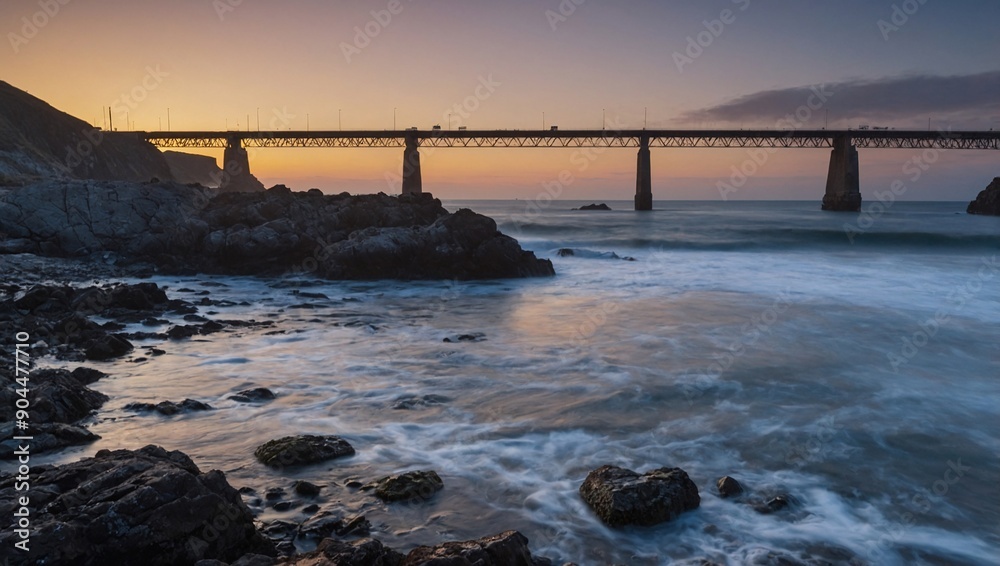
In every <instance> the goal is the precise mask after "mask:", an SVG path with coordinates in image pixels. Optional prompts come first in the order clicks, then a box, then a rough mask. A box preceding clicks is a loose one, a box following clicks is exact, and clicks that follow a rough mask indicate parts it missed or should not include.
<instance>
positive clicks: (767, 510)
mask: <svg viewBox="0 0 1000 566" xmlns="http://www.w3.org/2000/svg"><path fill="white" fill-rule="evenodd" d="M790 503H791V497H790V496H788V495H785V494H781V495H776V496H774V497H772V498H770V499H768V500H767V501H764V502H763V503H757V504H755V505H754V506H753V509H754V511H756V512H758V513H760V514H762V515H770V514H771V513H776V512H778V511H781V510H782V509H785V508H787V507H788V506H789V504H790Z"/></svg>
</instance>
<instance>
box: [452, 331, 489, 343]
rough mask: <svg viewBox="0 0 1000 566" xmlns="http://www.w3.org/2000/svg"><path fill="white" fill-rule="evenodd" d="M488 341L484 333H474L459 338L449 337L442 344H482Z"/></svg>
mask: <svg viewBox="0 0 1000 566" xmlns="http://www.w3.org/2000/svg"><path fill="white" fill-rule="evenodd" d="M484 340H486V335H485V334H483V333H482V332H472V333H469V334H459V335H457V336H448V337H446V338H445V339H444V340H442V342H447V343H452V342H482V341H484Z"/></svg>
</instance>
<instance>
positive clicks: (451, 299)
mask: <svg viewBox="0 0 1000 566" xmlns="http://www.w3.org/2000/svg"><path fill="white" fill-rule="evenodd" d="M445 204H446V206H447V207H448V208H449V209H451V210H454V209H456V208H459V207H470V208H473V209H474V210H476V211H477V212H481V213H484V214H487V215H490V216H492V217H493V218H495V219H497V221H498V224H499V227H500V229H501V230H502V231H504V232H505V233H507V234H510V235H512V236H514V237H516V238H517V239H518V240H519V241H520V242H521V244H522V245H523V246H524V247H526V248H527V249H531V250H533V251H535V252H536V253H537V254H538V255H540V256H543V257H547V258H551V259H552V261H553V263H554V264H555V268H556V271H557V273H558V275H557V276H556V277H554V278H546V279H527V280H512V281H485V282H459V281H443V282H441V281H439V282H405V283H404V282H391V281H386V282H364V283H355V282H350V283H343V282H326V281H318V280H315V279H313V278H310V277H308V276H302V275H298V276H289V277H286V278H282V279H256V278H232V277H156V278H154V280H155V281H156V282H157V283H159V284H161V285H166V286H168V287H169V288H170V289H169V290H168V293H170V294H171V296H175V297H182V298H183V297H185V296H186V295H188V294H186V293H182V292H179V291H178V289H180V288H184V287H188V288H193V289H197V290H202V289H205V290H209V291H210V292H211V298H212V299H229V300H233V301H235V302H241V301H246V302H247V303H249V306H247V305H243V306H234V307H219V308H214V307H204V308H203V309H202V312H201V314H203V315H205V316H208V317H210V318H229V319H234V318H240V319H251V318H252V319H256V320H274V321H275V322H276V326H275V327H274V328H264V329H242V330H240V331H238V332H235V333H226V334H221V333H220V334H215V335H210V336H206V337H202V338H196V339H193V340H188V341H177V342H166V343H163V344H162V345H158V344H157V343H155V342H149V343H141V344H140V347H139V348H137V352H136V356H138V355H141V352H142V351H143V350H144V347H143V346H147V345H157V346H158V347H161V348H163V349H165V350H166V351H167V353H166V354H165V355H163V356H159V357H155V358H150V359H149V360H148V361H145V362H140V363H132V362H129V361H119V362H114V363H110V364H105V366H106V367H102V368H101V369H104V370H105V371H107V372H108V373H110V374H112V377H110V378H108V379H105V380H102V381H100V382H98V383H97V384H95V385H94V387H95V388H97V389H99V390H101V391H103V392H105V393H107V394H108V395H110V396H111V398H112V400H111V401H110V402H109V403H108V404H107V405H105V408H104V410H102V412H101V413H100V415H99V416H98V419H97V422H96V423H95V424H94V425H93V426H92V429H93V430H94V431H95V432H97V433H98V434H100V435H102V437H103V438H102V440H100V441H98V442H97V443H95V444H93V445H90V446H87V447H83V448H79V449H74V450H73V451H70V452H68V453H64V454H62V455H60V456H58V457H53V458H50V459H51V460H52V461H68V460H74V459H77V458H79V457H80V456H81V455H90V454H93V452H95V451H96V450H98V449H102V448H109V449H116V448H138V447H140V446H143V445H145V444H149V443H155V444H159V445H162V446H164V447H167V448H170V449H178V450H183V451H185V452H186V453H188V454H189V455H190V456H191V457H192V458H193V459H194V460H195V462H196V463H197V464H198V465H199V466H200V467H201V468H202V469H203V470H208V469H212V468H218V469H221V470H223V471H225V473H226V475H227V477H228V479H229V481H230V483H232V484H233V485H235V486H251V487H254V488H255V489H257V490H258V492H263V490H264V489H266V488H268V487H272V486H284V487H286V488H288V487H289V486H290V484H291V481H292V480H293V479H307V480H309V481H313V482H315V483H319V484H323V485H329V486H330V487H328V488H327V489H326V490H325V494H326V495H327V496H328V497H329V499H328V500H327V501H326V502H325V503H324V504H323V506H324V509H327V510H330V511H332V512H334V513H339V514H344V515H351V514H355V513H364V514H365V515H366V517H367V518H368V519H369V520H370V521H371V522H372V523H373V525H374V530H373V533H372V535H373V536H375V537H376V538H379V539H381V540H383V541H384V542H385V543H387V544H389V545H391V546H394V547H396V548H398V549H400V550H403V551H406V550H408V549H410V548H412V547H413V546H415V545H418V544H434V543H438V542H442V541H446V540H465V539H469V538H477V537H480V536H484V535H487V534H493V533H497V532H500V531H503V530H506V529H517V530H520V531H521V532H522V533H524V534H525V535H526V536H527V537H528V538H529V539H530V541H531V548H532V551H533V552H534V553H536V554H539V555H542V556H547V557H550V558H552V559H554V560H556V563H561V562H562V561H574V562H577V563H579V564H584V565H589V564H612V563H617V564H641V565H653V564H670V563H672V562H677V561H684V560H693V559H708V560H711V561H714V562H716V563H720V564H748V563H752V564H771V563H778V562H777V561H778V558H777V557H778V556H784V557H786V558H789V559H798V560H815V561H826V562H827V563H832V564H890V565H893V564H899V565H903V564H935V565H937V564H996V563H998V557H1000V488H998V486H1000V410H998V407H1000V284H998V283H1000V263H998V262H1000V218H986V217H976V216H969V215H966V214H965V213H964V206H965V205H964V203H950V202H946V203H906V202H903V203H895V204H893V205H892V206H891V207H889V208H888V209H878V208H876V209H875V210H872V211H871V212H872V213H871V214H862V215H858V214H843V213H824V212H821V211H820V210H819V206H818V203H817V202H811V201H810V202H754V203H747V202H730V203H720V202H657V203H656V205H657V210H655V211H653V212H649V213H636V212H633V211H632V210H630V209H631V203H630V202H610V201H609V204H610V205H611V206H612V207H613V208H615V209H616V210H615V211H612V212H579V211H571V210H570V208H572V207H574V206H579V205H581V204H586V203H582V202H568V201H556V202H547V203H540V202H530V201H469V202H446V203H445ZM869 206H870V205H869V204H866V205H865V208H866V209H869ZM560 249H571V250H573V255H566V256H563V255H560V254H559V253H558V250H560ZM628 258H631V259H632V260H629V259H628ZM633 260H634V261H633ZM206 283H208V284H209V285H210V286H205V284H206ZM218 284H221V285H223V286H216V285H218ZM296 290H301V291H302V292H309V293H322V294H324V295H326V296H327V297H328V299H317V298H303V297H302V296H297V295H296V294H295V293H294V291H296ZM137 329H138V328H137ZM146 330H148V329H146ZM475 333H480V334H481V335H482V336H481V337H480V338H479V339H478V340H476V341H458V342H454V341H453V342H446V341H444V340H445V339H446V338H455V337H457V336H459V335H463V334H475ZM255 386H261V387H268V388H271V389H272V390H273V391H275V392H276V393H277V394H278V396H279V397H278V399H277V400H275V401H273V402H270V403H266V404H262V405H242V404H238V403H235V402H233V401H231V400H228V399H227V396H228V395H231V394H232V393H233V392H236V391H239V390H242V389H245V388H248V387H255ZM431 395H433V396H438V397H431V398H429V402H427V403H424V404H419V403H418V404H417V405H418V406H416V407H414V408H412V409H409V410H401V409H394V408H393V406H394V405H395V404H396V403H397V402H398V401H400V400H402V399H407V398H423V397H424V396H431ZM184 398H194V399H199V400H202V401H205V402H208V403H210V404H211V405H213V406H215V407H216V409H217V410H215V411H213V412H208V413H193V414H189V415H182V416H174V417H161V416H149V415H146V416H137V415H134V414H132V413H129V412H126V411H124V410H123V406H124V405H125V404H127V403H130V402H134V401H150V402H158V401H162V400H168V399H169V400H175V401H179V400H182V399H184ZM305 433H309V434H337V435H341V436H343V437H344V438H347V439H348V440H349V441H350V442H351V443H352V444H353V445H354V446H355V448H356V449H357V450H358V453H357V455H356V456H354V457H351V458H348V459H343V460H336V461H333V462H329V463H324V464H320V465H315V466H309V467H304V468H300V469H295V470H285V471H282V472H275V471H273V470H270V469H267V468H265V467H264V466H262V465H260V464H259V463H257V462H256V461H255V460H254V459H253V456H252V453H253V450H254V448H255V447H256V446H258V445H259V444H261V443H263V442H265V441H267V440H269V439H271V438H276V437H279V436H283V435H286V434H305ZM604 464H615V465H620V466H625V467H629V468H631V469H634V470H637V471H640V472H641V471H645V470H648V469H652V468H656V467H661V466H678V467H681V468H683V469H685V470H686V471H687V472H688V474H689V475H690V476H691V478H692V479H693V480H694V481H695V483H696V484H697V485H698V487H699V490H700V492H701V507H700V508H699V509H697V510H696V511H693V512H689V513H686V514H684V515H683V516H682V517H681V518H679V519H678V520H676V521H673V522H671V523H667V524H662V525H659V526H655V527H643V528H625V529H612V528H608V527H606V526H604V525H602V524H601V522H600V521H599V520H598V519H597V518H596V517H595V516H594V515H593V514H592V513H591V512H590V511H589V509H588V508H587V506H586V505H585V504H584V503H583V502H582V501H581V499H580V498H579V496H578V494H577V489H578V488H579V485H580V483H581V482H582V481H583V478H584V477H585V476H586V474H587V473H588V472H589V471H590V470H592V469H594V468H597V467H599V466H601V465H604ZM412 469H434V470H437V471H438V473H439V474H440V475H441V477H442V478H443V479H444V482H445V488H444V490H443V491H441V492H439V493H438V494H437V495H436V496H434V498H432V499H431V500H430V501H426V502H422V503H419V504H389V505H386V504H384V503H381V502H379V501H377V500H375V499H374V498H372V497H370V496H369V495H366V494H364V493H361V492H357V491H355V490H352V489H348V488H345V487H343V484H344V483H345V481H346V480H348V479H352V478H360V479H362V480H368V479H374V478H377V477H380V476H382V475H386V474H389V473H394V472H401V471H406V470H412ZM723 475H732V476H734V477H736V478H737V479H738V480H739V481H741V482H742V483H743V484H744V486H745V487H746V488H748V490H749V491H750V494H749V496H748V500H750V501H756V500H763V499H767V498H768V497H771V496H774V495H777V494H788V495H789V496H790V497H791V499H792V505H791V506H790V507H789V508H788V509H786V510H783V511H780V512H777V513H773V514H769V515H762V514H759V513H757V512H756V511H754V509H753V508H752V506H751V505H749V504H747V503H745V502H734V501H731V500H723V499H720V498H719V497H718V496H717V495H716V490H715V486H714V484H715V480H716V479H717V478H718V477H720V476H723ZM305 516H306V515H304V514H302V513H301V512H300V511H299V510H298V509H293V510H290V511H287V512H277V511H273V510H268V511H266V512H265V513H264V514H263V515H262V516H261V518H262V519H264V520H273V519H283V520H289V521H300V520H302V519H303V518H304V517H305ZM301 545H302V548H303V549H307V548H308V543H305V542H302V543H301Z"/></svg>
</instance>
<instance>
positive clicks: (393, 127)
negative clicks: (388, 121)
mask: <svg viewBox="0 0 1000 566" xmlns="http://www.w3.org/2000/svg"><path fill="white" fill-rule="evenodd" d="M392 129H393V131H395V130H396V107H395V106H393V107H392Z"/></svg>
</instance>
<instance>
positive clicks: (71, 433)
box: [0, 421, 101, 460]
mask: <svg viewBox="0 0 1000 566" xmlns="http://www.w3.org/2000/svg"><path fill="white" fill-rule="evenodd" d="M15 434H18V435H29V436H31V437H32V440H31V453H32V454H42V453H44V452H51V451H53V450H59V449H61V448H66V447H67V446H80V445H82V444H90V443H91V442H94V441H95V440H98V439H100V438H101V437H100V436H98V435H96V434H94V433H92V432H90V431H89V430H87V429H85V428H82V427H79V426H74V425H69V424H63V423H41V424H38V423H32V424H31V426H30V427H29V428H28V429H27V430H18V431H17V432H15V431H14V422H13V421H8V422H5V423H0V460H14V459H16V458H17V455H16V454H15V453H14V451H15V450H17V449H18V446H19V442H18V441H17V440H14V439H13V438H12V437H13V436H14V435H15Z"/></svg>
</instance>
